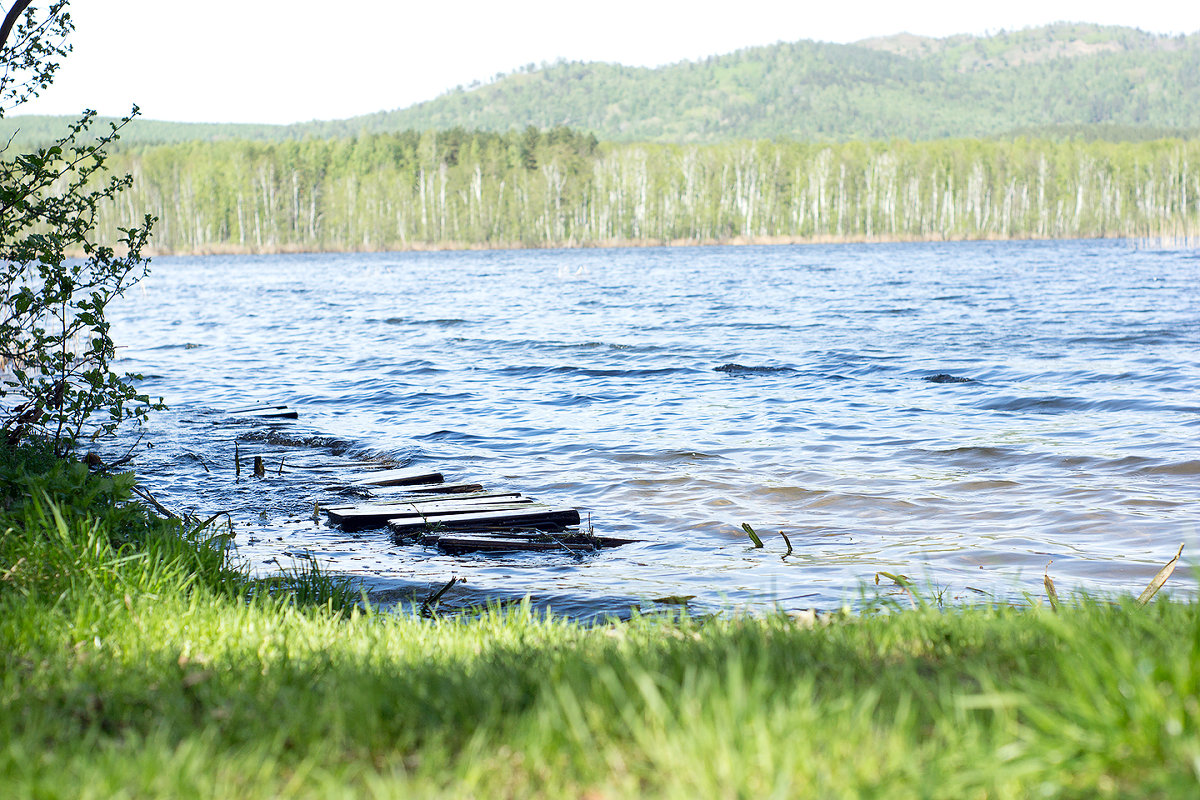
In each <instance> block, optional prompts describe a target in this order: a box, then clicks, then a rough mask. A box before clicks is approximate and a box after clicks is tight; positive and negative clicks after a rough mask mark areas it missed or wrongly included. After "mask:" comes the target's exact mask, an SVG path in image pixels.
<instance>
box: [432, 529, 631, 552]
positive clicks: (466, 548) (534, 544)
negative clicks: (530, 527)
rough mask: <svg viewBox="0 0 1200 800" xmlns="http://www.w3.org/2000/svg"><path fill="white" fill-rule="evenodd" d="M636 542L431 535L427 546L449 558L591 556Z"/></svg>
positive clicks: (538, 536) (609, 538)
mask: <svg viewBox="0 0 1200 800" xmlns="http://www.w3.org/2000/svg"><path fill="white" fill-rule="evenodd" d="M637 541H638V540H637V539H618V538H616V537H612V536H589V535H587V534H585V533H565V534H555V535H553V536H546V535H545V534H527V535H521V534H519V533H503V534H470V533H463V534H448V535H443V536H435V535H431V536H430V537H429V541H428V542H427V543H428V544H430V545H433V546H434V547H437V548H439V549H440V550H442V551H444V552H447V553H450V554H451V555H460V554H463V553H513V552H551V551H557V552H571V553H594V552H595V551H597V550H599V549H601V548H603V547H619V546H621V545H623V544H634V543H636V542H637Z"/></svg>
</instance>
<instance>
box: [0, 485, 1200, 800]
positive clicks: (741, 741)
mask: <svg viewBox="0 0 1200 800" xmlns="http://www.w3.org/2000/svg"><path fill="white" fill-rule="evenodd" d="M58 468H59V467H57V466H51V467H49V468H48V469H49V471H50V472H53V470H54V469H58ZM64 469H67V470H68V471H69V468H64ZM10 477H11V473H10ZM94 480H103V479H96V478H90V477H87V478H84V479H83V480H81V481H76V483H75V484H71V480H69V479H67V478H64V477H63V476H62V475H59V477H58V478H56V479H55V481H56V482H57V483H56V484H55V485H56V486H58V487H59V489H60V490H61V489H62V487H63V485H64V483H65V484H70V485H71V486H74V488H73V489H72V490H71V492H67V493H66V494H71V493H77V492H79V491H82V492H83V494H84V495H87V494H88V493H89V492H92V491H93V489H94V488H95V487H94V486H93V485H92V483H91V481H94ZM27 483H28V481H27ZM42 485H43V486H45V482H43V484H42ZM80 485H82V487H83V488H82V489H80ZM119 488H120V487H119V486H115V487H114V489H113V491H111V492H109V493H108V494H105V492H103V491H97V492H96V493H95V494H94V495H93V496H92V500H91V501H90V502H91V503H92V504H93V506H94V507H93V508H92V510H91V511H89V512H82V513H81V512H80V511H78V509H76V510H75V511H73V512H71V513H70V514H64V513H62V510H61V509H62V508H63V507H70V502H69V497H67V496H66V494H64V493H63V492H61V491H60V492H59V495H58V499H59V500H60V501H61V502H59V503H53V502H51V501H50V500H49V499H48V498H49V497H50V495H51V493H49V492H46V493H45V494H46V496H45V497H43V498H40V499H39V498H34V497H30V496H22V495H20V493H19V492H17V491H14V490H12V488H11V487H9V489H8V492H9V493H8V494H7V495H5V497H6V500H5V501H4V504H5V505H4V510H3V512H2V513H0V531H3V539H2V540H0V786H3V787H5V788H4V792H3V794H4V796H5V797H14V798H21V797H37V798H42V797H45V798H52V797H71V798H76V797H82V798H88V797H97V798H99V797H104V798H107V797H185V796H198V797H200V796H202V797H234V796H236V797H239V798H257V797H342V796H345V797H400V796H419V797H443V796H445V797H564V796H570V797H590V798H609V797H611V798H623V797H634V796H638V797H641V796H645V797H681V798H682V797H689V798H695V797H722V798H724V797H780V798H783V797H871V796H878V797H889V798H890V797H946V798H963V797H1001V798H1003V797H1021V798H1023V797H1032V796H1039V797H1042V796H1044V797H1096V796H1113V797H1133V796H1137V797H1192V796H1194V795H1195V793H1196V791H1197V788H1198V782H1200V692H1198V689H1200V613H1197V608H1196V606H1194V605H1187V604H1178V603H1172V602H1170V601H1167V600H1163V599H1159V600H1157V601H1155V602H1153V603H1151V604H1149V605H1147V606H1146V607H1144V608H1143V607H1138V606H1136V605H1135V603H1134V601H1132V600H1130V601H1128V602H1121V603H1118V604H1110V603H1103V602H1098V601H1093V600H1088V599H1076V600H1070V601H1068V600H1067V599H1064V601H1063V603H1062V605H1061V608H1060V610H1059V612H1058V613H1054V612H1052V611H1051V610H1049V609H1048V608H1032V609H1024V610H1017V609H1012V608H997V607H981V608H967V609H955V610H950V611H939V610H937V609H935V608H931V607H928V606H925V607H922V608H919V609H916V610H908V611H896V610H893V609H886V608H885V609H879V610H878V612H877V613H867V614H862V615H858V616H848V615H847V616H838V617H837V618H835V619H827V620H825V621H824V622H822V621H817V622H815V623H814V621H813V620H812V619H811V618H807V619H805V618H800V619H796V618H793V617H790V616H788V615H785V614H778V615H770V616H766V617H745V616H738V617H717V618H706V619H694V618H689V617H688V616H686V615H681V616H674V617H638V618H635V619H633V620H631V621H629V622H622V623H618V622H614V623H611V624H605V625H592V626H583V625H580V624H576V623H573V622H570V621H568V620H565V619H562V618H557V617H551V616H545V615H541V614H538V613H536V612H533V611H531V610H530V608H529V607H528V606H520V607H516V608H513V607H509V608H507V609H504V610H501V609H499V608H493V609H490V610H486V611H483V612H482V613H480V614H477V615H472V616H470V617H466V616H456V617H441V618H436V617H435V618H424V617H422V616H420V615H419V614H417V613H413V614H410V615H377V614H374V613H371V612H369V611H362V610H359V609H357V608H356V607H355V606H354V605H352V604H351V603H350V600H351V598H350V597H349V595H348V593H347V592H346V587H345V586H343V585H339V584H337V583H336V582H335V581H331V580H330V579H329V578H328V577H327V576H321V575H315V574H313V573H311V572H309V573H299V574H297V575H293V576H292V577H291V578H285V579H280V580H277V581H274V582H271V583H269V584H263V583H257V582H254V581H251V580H248V579H247V578H246V577H245V576H244V575H241V574H239V573H236V572H232V571H229V570H227V569H226V568H225V566H224V560H223V554H222V552H221V550H220V549H219V548H218V547H214V546H213V544H211V540H212V536H213V534H212V533H211V531H207V530H206V531H201V532H199V533H196V532H194V531H190V530H189V529H188V528H187V526H186V524H180V523H172V522H170V521H162V520H157V519H156V518H154V517H152V516H150V515H148V514H146V513H145V512H144V511H142V510H141V509H140V508H138V507H135V506H127V505H123V504H122V500H121V499H120V497H121V492H120V490H119ZM22 559H24V561H22ZM297 589H299V590H300V591H299V593H297V591H296V590H297Z"/></svg>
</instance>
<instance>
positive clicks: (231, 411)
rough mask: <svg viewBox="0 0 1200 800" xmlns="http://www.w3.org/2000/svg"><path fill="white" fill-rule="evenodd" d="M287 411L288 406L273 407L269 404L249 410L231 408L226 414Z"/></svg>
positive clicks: (248, 408)
mask: <svg viewBox="0 0 1200 800" xmlns="http://www.w3.org/2000/svg"><path fill="white" fill-rule="evenodd" d="M286 410H287V406H273V405H269V404H267V405H261V406H249V407H247V408H231V409H229V410H228V411H226V412H225V413H226V414H253V413H255V412H258V411H286Z"/></svg>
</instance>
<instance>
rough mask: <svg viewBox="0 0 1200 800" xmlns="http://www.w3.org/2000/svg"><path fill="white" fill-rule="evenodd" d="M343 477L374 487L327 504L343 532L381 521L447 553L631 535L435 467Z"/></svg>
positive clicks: (603, 543)
mask: <svg viewBox="0 0 1200 800" xmlns="http://www.w3.org/2000/svg"><path fill="white" fill-rule="evenodd" d="M348 483H349V485H350V486H352V487H355V488H360V489H367V490H370V491H372V492H374V493H375V494H374V496H372V497H371V498H369V499H367V500H364V501H362V502H359V503H355V504H351V505H340V506H327V507H326V508H325V509H324V510H325V513H326V515H328V517H329V521H330V522H331V523H333V524H335V525H337V526H339V527H340V528H341V529H342V530H345V531H350V532H354V531H362V530H368V529H372V528H384V527H386V528H387V529H388V530H389V531H390V532H391V534H392V536H393V538H395V539H396V540H397V541H399V542H404V543H416V544H423V545H427V546H431V547H436V548H438V549H440V550H443V551H445V552H447V553H453V554H461V553H484V552H512V551H559V552H563V551H567V552H571V553H579V552H584V553H586V552H592V551H595V550H598V549H600V548H602V547H615V546H617V545H622V544H630V543H631V542H633V541H634V540H632V539H619V538H615V537H611V536H596V535H595V534H594V533H593V532H592V531H591V530H590V529H589V530H584V529H582V528H581V527H580V523H581V521H582V520H581V519H580V516H579V511H578V510H576V509H574V508H569V507H565V506H553V505H547V504H544V503H539V502H537V501H535V500H533V499H532V498H529V497H525V496H523V495H522V494H521V493H520V492H513V491H504V490H492V491H488V490H486V489H484V488H483V486H482V485H481V484H478V483H446V482H445V480H444V478H443V476H442V473H440V472H434V471H429V470H423V469H385V470H377V471H371V472H364V473H361V474H358V475H354V476H351V477H350V479H349V481H348Z"/></svg>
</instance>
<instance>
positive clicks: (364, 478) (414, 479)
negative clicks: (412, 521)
mask: <svg viewBox="0 0 1200 800" xmlns="http://www.w3.org/2000/svg"><path fill="white" fill-rule="evenodd" d="M441 482H442V473H440V472H437V471H435V470H431V469H425V468H424V467H409V468H407V469H383V470H378V471H375V472H360V473H359V474H357V475H350V476H348V477H347V478H346V483H350V484H354V485H355V486H404V485H406V484H410V483H415V484H421V483H441Z"/></svg>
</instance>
